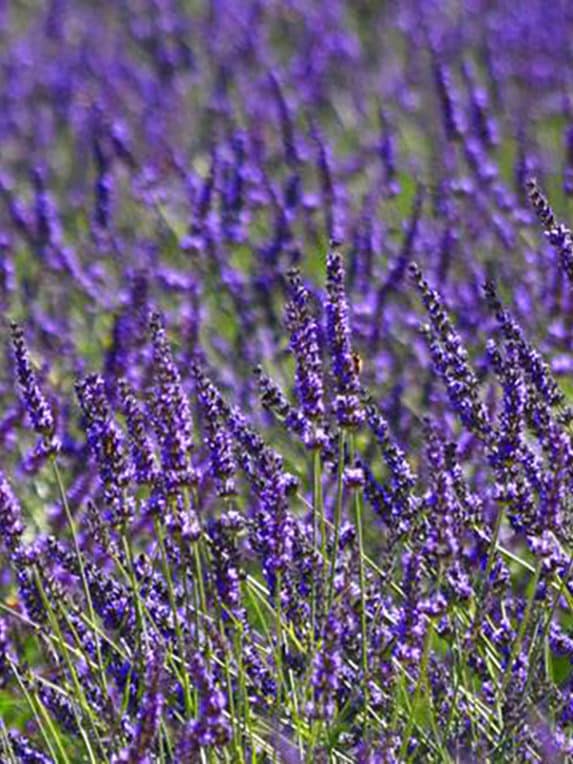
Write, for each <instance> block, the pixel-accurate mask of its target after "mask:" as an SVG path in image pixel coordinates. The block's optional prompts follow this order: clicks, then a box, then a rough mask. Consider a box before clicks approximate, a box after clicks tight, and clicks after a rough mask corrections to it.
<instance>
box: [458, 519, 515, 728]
mask: <svg viewBox="0 0 573 764" xmlns="http://www.w3.org/2000/svg"><path fill="white" fill-rule="evenodd" d="M503 517H504V511H503V508H502V507H500V508H499V510H498V513H497V517H496V518H495V525H494V528H493V535H492V538H491V541H490V544H489V549H488V553H487V561H486V565H485V573H484V577H483V580H482V585H481V586H480V587H479V590H478V593H477V597H476V607H475V613H474V616H473V618H472V621H471V625H470V630H473V628H474V627H475V625H476V622H477V619H478V618H479V617H480V614H481V612H480V611H481V609H482V605H483V602H484V600H485V595H486V594H487V589H488V586H489V577H490V575H491V571H492V569H493V564H494V561H495V556H496V552H497V542H498V540H499V534H500V532H501V526H502V525H503ZM468 649H469V648H468V647H462V653H461V656H460V666H459V671H458V672H457V675H456V682H455V685H454V692H453V695H452V702H451V704H450V711H449V714H448V720H447V722H446V729H445V732H444V741H445V742H446V743H447V742H448V736H449V734H450V728H451V725H452V722H453V719H454V713H455V711H456V703H457V699H458V693H459V689H460V685H461V680H462V675H463V674H464V672H465V665H466V661H467V658H468Z"/></svg>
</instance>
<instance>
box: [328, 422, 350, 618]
mask: <svg viewBox="0 0 573 764" xmlns="http://www.w3.org/2000/svg"><path fill="white" fill-rule="evenodd" d="M345 445H346V431H345V430H341V431H340V436H339V441H338V472H337V477H336V504H335V505H334V534H333V540H332V551H331V559H330V575H329V580H328V594H327V598H326V602H327V605H326V613H329V612H330V609H331V607H332V600H333V599H334V577H335V573H336V558H337V556H338V540H339V538H340V525H341V523H342V500H343V497H344V447H345Z"/></svg>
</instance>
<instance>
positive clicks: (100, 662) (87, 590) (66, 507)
mask: <svg viewBox="0 0 573 764" xmlns="http://www.w3.org/2000/svg"><path fill="white" fill-rule="evenodd" d="M51 461H52V469H53V472H54V476H55V478H56V483H57V484H58V490H59V492H60V498H61V500H62V504H63V506H64V512H65V513H66V519H67V521H68V525H69V527H70V532H71V534H72V541H73V544H74V551H75V553H76V557H77V559H78V566H79V570H80V578H81V581H82V588H83V590H84V596H85V598H86V603H87V606H88V613H89V617H90V621H91V622H92V624H94V628H95V625H96V614H95V609H94V606H93V601H92V596H91V592H90V587H89V585H88V581H87V577H86V572H85V568H84V559H83V554H82V552H81V549H80V544H79V541H78V534H77V531H76V526H75V522H74V518H73V515H72V512H71V509H70V505H69V503H68V497H67V495H66V490H65V488H64V482H63V480H62V476H61V473H60V468H59V467H58V463H57V461H56V458H55V457H52V460H51ZM94 641H95V648H96V655H97V662H98V669H99V675H100V681H101V686H102V690H103V692H104V695H105V697H106V698H107V679H106V675H105V667H104V663H103V658H102V653H101V643H100V639H99V635H98V634H97V632H96V631H94Z"/></svg>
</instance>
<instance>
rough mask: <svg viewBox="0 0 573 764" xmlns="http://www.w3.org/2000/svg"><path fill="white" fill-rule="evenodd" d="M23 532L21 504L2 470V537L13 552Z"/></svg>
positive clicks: (0, 482)
mask: <svg viewBox="0 0 573 764" xmlns="http://www.w3.org/2000/svg"><path fill="white" fill-rule="evenodd" d="M23 532H24V525H23V523H22V511H21V509H20V505H19V503H18V500H17V499H16V497H15V496H14V494H13V492H12V489H11V487H10V484H9V483H8V481H7V480H6V478H5V477H4V475H3V474H2V472H1V471H0V538H2V541H3V543H4V545H5V546H6V547H7V548H8V549H9V551H10V552H11V553H14V552H16V550H17V549H18V547H19V546H20V542H21V539H22V534H23Z"/></svg>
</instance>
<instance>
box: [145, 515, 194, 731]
mask: <svg viewBox="0 0 573 764" xmlns="http://www.w3.org/2000/svg"><path fill="white" fill-rule="evenodd" d="M154 524H155V534H156V536H157V543H158V545H159V550H160V553H161V565H162V568H163V575H164V577H165V582H166V584H167V596H168V597H169V605H170V607H171V611H172V613H173V623H174V626H175V635H176V637H177V645H178V648H179V652H180V654H181V661H182V663H183V671H182V680H183V693H184V698H185V714H186V716H187V718H190V716H191V713H192V702H191V688H190V685H189V674H188V672H187V659H186V651H185V640H184V638H183V632H182V630H181V622H180V620H179V613H178V612H177V602H176V600H175V590H174V587H173V579H172V577H171V569H170V567H169V560H168V559H167V551H166V549H165V544H164V542H163V533H162V529H161V525H160V523H159V520H158V519H157V518H155V521H154Z"/></svg>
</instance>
